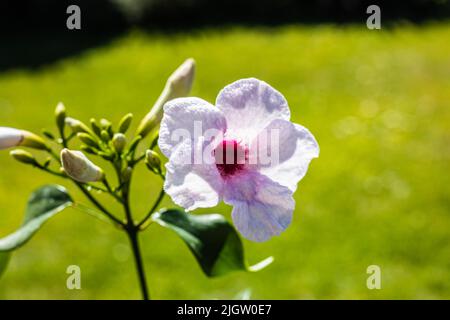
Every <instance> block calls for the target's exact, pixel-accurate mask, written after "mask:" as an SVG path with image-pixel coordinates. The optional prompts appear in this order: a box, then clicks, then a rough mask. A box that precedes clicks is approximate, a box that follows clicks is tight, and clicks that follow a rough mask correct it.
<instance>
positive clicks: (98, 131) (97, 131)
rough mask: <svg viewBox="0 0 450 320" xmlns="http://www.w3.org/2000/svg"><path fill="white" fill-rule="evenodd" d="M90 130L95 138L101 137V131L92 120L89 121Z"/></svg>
mask: <svg viewBox="0 0 450 320" xmlns="http://www.w3.org/2000/svg"><path fill="white" fill-rule="evenodd" d="M90 122H91V128H92V130H93V131H94V133H95V134H96V135H97V136H99V137H100V136H101V133H102V129H101V128H100V127H99V125H98V124H97V122H96V121H95V119H94V118H92V119H91V121H90Z"/></svg>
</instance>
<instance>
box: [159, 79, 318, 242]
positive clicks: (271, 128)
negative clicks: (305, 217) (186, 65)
mask: <svg viewBox="0 0 450 320" xmlns="http://www.w3.org/2000/svg"><path fill="white" fill-rule="evenodd" d="M289 119H290V110H289V107H288V104H287V101H286V100H285V98H284V97H283V95H282V94H281V93H279V92H278V91H276V90H275V89H273V88H272V87H271V86H269V85H268V84H267V83H265V82H263V81H260V80H257V79H253V78H251V79H243V80H239V81H236V82H234V83H232V84H230V85H228V86H227V87H225V88H224V89H223V90H222V91H221V92H220V93H219V95H218V97H217V100H216V106H214V105H211V104H209V103H208V102H206V101H204V100H202V99H199V98H179V99H175V100H172V101H169V102H168V103H166V104H165V106H164V117H163V119H162V122H161V129H160V132H159V141H158V144H159V147H160V149H161V151H162V152H163V153H164V155H165V156H166V157H167V158H169V162H168V163H167V164H166V168H167V173H166V181H165V183H164V189H165V191H166V192H167V193H168V194H169V195H170V196H171V197H172V200H173V201H174V202H175V203H176V204H178V205H180V206H182V207H183V208H185V209H186V210H188V211H189V210H194V209H196V208H200V207H203V208H206V207H213V206H216V205H217V204H218V203H219V201H220V200H223V201H224V202H225V203H227V204H229V205H232V206H233V211H232V218H233V222H234V224H235V225H236V227H237V229H238V230H239V231H240V232H241V233H242V234H243V236H244V237H246V238H247V239H250V240H253V241H266V240H268V239H269V238H270V237H272V236H274V235H279V234H280V233H281V232H282V231H284V230H285V229H286V228H287V227H288V225H289V224H290V223H291V219H292V213H293V210H294V207H295V201H294V199H293V193H294V192H295V190H296V188H297V183H298V182H299V181H300V180H301V179H302V178H303V177H304V176H305V174H306V171H307V169H308V165H309V163H310V161H311V160H312V159H313V158H316V157H318V155H319V146H318V144H317V142H316V140H315V138H314V137H313V135H312V134H311V133H310V132H309V131H308V129H306V128H304V127H302V126H301V125H298V124H295V123H291V122H290V121H289ZM197 123H201V126H202V130H203V132H205V134H204V135H200V136H199V135H198V132H196V131H198V130H197V129H198V128H197V127H198V126H197ZM208 131H209V132H210V133H211V132H218V134H217V133H216V134H209V135H207V134H206V132H208ZM181 132H184V133H185V134H181V135H180V134H179V133H181ZM268 132H276V133H277V134H278V138H277V139H275V138H272V136H271V139H270V140H267V139H265V137H267V133H268ZM186 133H187V134H186ZM261 141H263V142H265V144H264V143H263V144H262V143H261ZM274 150H275V151H274ZM266 151H267V152H269V153H270V152H271V153H272V154H271V156H276V157H275V158H276V161H272V162H270V163H262V162H261V161H260V160H261V159H260V158H261V157H262V154H264V153H265V152H266ZM198 153H200V154H201V155H202V157H203V158H202V161H201V162H200V163H199V162H198V161H196V160H195V158H196V155H197V154H198ZM273 153H276V154H273Z"/></svg>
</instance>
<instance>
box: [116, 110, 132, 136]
mask: <svg viewBox="0 0 450 320" xmlns="http://www.w3.org/2000/svg"><path fill="white" fill-rule="evenodd" d="M132 120H133V115H132V114H131V113H129V114H127V115H125V116H124V117H123V118H122V119H121V120H120V122H119V132H120V133H126V132H127V130H128V128H130V124H131V121H132Z"/></svg>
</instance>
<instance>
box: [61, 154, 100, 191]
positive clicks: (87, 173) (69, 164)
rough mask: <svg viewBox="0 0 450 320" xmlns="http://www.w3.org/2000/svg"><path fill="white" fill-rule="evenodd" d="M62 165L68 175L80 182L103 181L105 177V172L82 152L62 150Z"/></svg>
mask: <svg viewBox="0 0 450 320" xmlns="http://www.w3.org/2000/svg"><path fill="white" fill-rule="evenodd" d="M61 163H62V165H63V168H64V171H65V172H66V174H67V175H69V176H70V177H71V178H72V179H74V180H76V181H79V182H83V183H87V182H95V181H101V180H102V179H103V178H104V176H105V175H104V173H103V170H102V169H101V168H100V167H98V166H96V165H95V164H94V163H92V162H91V161H90V160H89V159H88V158H87V157H86V156H85V155H84V154H83V152H81V151H73V150H69V149H63V150H61Z"/></svg>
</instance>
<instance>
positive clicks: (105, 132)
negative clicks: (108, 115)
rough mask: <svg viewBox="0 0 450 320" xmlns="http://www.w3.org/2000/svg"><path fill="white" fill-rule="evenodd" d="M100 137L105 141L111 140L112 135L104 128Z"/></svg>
mask: <svg viewBox="0 0 450 320" xmlns="http://www.w3.org/2000/svg"><path fill="white" fill-rule="evenodd" d="M100 138H101V139H102V140H103V141H104V142H109V140H111V137H110V136H109V133H108V132H107V131H106V130H102V132H101V133H100Z"/></svg>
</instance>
